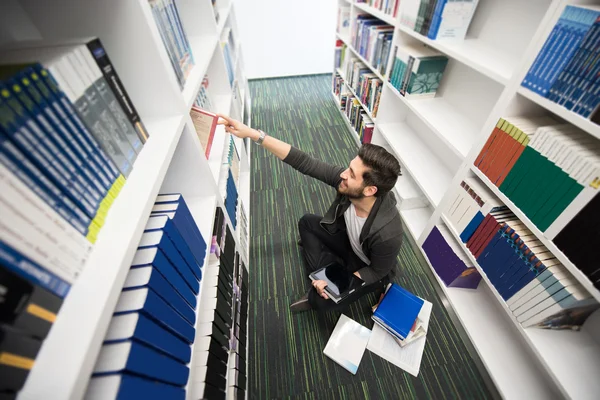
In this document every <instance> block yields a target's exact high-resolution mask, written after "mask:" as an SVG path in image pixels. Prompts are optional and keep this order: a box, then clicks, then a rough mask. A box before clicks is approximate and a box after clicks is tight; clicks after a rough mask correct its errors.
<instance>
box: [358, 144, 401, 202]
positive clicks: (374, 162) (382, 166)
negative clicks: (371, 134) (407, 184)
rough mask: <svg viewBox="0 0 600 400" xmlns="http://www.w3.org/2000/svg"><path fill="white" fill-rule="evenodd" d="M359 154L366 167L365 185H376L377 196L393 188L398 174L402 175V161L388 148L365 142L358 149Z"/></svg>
mask: <svg viewBox="0 0 600 400" xmlns="http://www.w3.org/2000/svg"><path fill="white" fill-rule="evenodd" d="M358 156H359V157H360V159H361V160H362V162H363V164H364V165H365V167H367V168H368V170H366V171H365V172H364V173H363V180H364V185H365V187H366V186H376V187H377V192H376V193H375V197H380V196H383V195H384V194H386V193H387V192H389V191H390V190H392V188H393V187H394V185H396V181H397V180H398V176H399V175H401V172H400V163H399V162H398V160H396V157H394V156H393V155H392V154H390V153H389V152H388V151H387V150H386V149H384V148H383V147H381V146H377V145H375V144H370V143H365V144H363V145H362V146H361V147H360V149H359V150H358Z"/></svg>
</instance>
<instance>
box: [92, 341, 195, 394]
mask: <svg viewBox="0 0 600 400" xmlns="http://www.w3.org/2000/svg"><path fill="white" fill-rule="evenodd" d="M124 372H129V373H132V374H135V375H141V376H144V377H146V378H150V379H155V380H158V381H161V382H166V383H170V384H172V385H178V386H184V385H185V384H186V383H187V381H188V375H189V372H190V370H189V369H188V367H186V366H185V365H184V364H181V363H180V362H177V361H175V360H174V359H172V358H171V357H168V356H166V355H164V354H161V353H159V352H158V351H155V350H153V349H151V348H150V347H147V346H144V345H143V344H141V343H137V342H133V341H131V340H127V341H124V342H118V343H107V344H104V345H103V346H102V349H100V355H99V356H98V361H97V362H96V366H95V368H94V374H95V375H98V374H114V373H124ZM136 398H139V397H136Z"/></svg>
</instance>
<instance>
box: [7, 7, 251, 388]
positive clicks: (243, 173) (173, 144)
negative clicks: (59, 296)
mask: <svg viewBox="0 0 600 400" xmlns="http://www.w3.org/2000/svg"><path fill="white" fill-rule="evenodd" d="M176 4H177V8H178V10H179V15H180V17H181V22H182V25H183V29H184V31H185V33H186V36H187V38H188V40H189V43H190V49H191V53H192V55H193V58H194V66H193V69H192V70H191V72H190V73H189V75H188V77H187V79H186V82H185V85H184V87H183V88H180V87H179V85H178V82H177V78H176V75H175V72H174V70H173V68H172V66H171V62H170V60H169V56H168V54H167V50H166V48H165V45H164V44H163V41H162V40H161V36H160V33H159V30H158V27H157V24H156V23H155V20H154V17H153V14H152V10H151V7H150V5H149V3H148V0H133V1H119V0H109V1H102V2H87V1H77V0H59V1H54V2H43V1H36V0H23V1H19V0H9V1H7V2H2V4H1V5H0V14H2V15H3V17H2V19H1V20H2V23H3V31H2V34H1V35H0V59H1V54H2V52H3V50H4V49H10V48H18V47H20V46H22V45H23V44H22V43H23V42H30V41H33V42H36V41H43V42H45V41H57V40H79V39H81V38H90V37H98V38H100V40H101V41H102V43H103V45H104V47H105V49H106V51H107V53H108V55H109V57H110V59H111V61H112V63H113V65H114V66H115V69H116V70H117V72H118V74H119V77H120V78H121V81H122V82H123V85H124V86H125V88H126V90H127V92H128V94H129V96H130V98H131V100H132V102H133V104H134V105H135V107H136V109H137V111H138V113H139V115H140V117H141V119H142V121H143V123H144V125H145V126H146V128H147V131H148V132H149V136H150V137H149V139H148V141H147V142H146V143H145V144H144V147H143V149H142V150H141V152H140V154H139V155H138V157H137V160H136V161H135V164H134V168H133V171H132V172H131V174H130V175H129V177H128V178H127V182H126V184H125V185H124V187H123V189H122V191H121V192H120V194H119V196H118V197H117V199H116V200H115V202H114V204H113V206H112V207H111V209H110V211H109V213H108V216H107V219H106V223H105V225H104V226H103V228H102V230H101V232H100V234H99V236H98V240H97V242H96V243H95V244H94V246H93V251H92V253H91V255H90V257H89V259H88V261H87V263H86V265H85V267H84V269H83V272H82V273H81V275H80V276H79V277H78V279H77V280H76V282H75V283H74V284H73V285H72V287H71V290H70V292H69V294H68V295H67V297H66V298H65V299H64V302H63V305H62V307H61V309H60V311H59V313H58V317H57V319H56V322H55V323H54V324H53V326H52V329H51V330H50V333H49V334H48V336H47V337H46V339H45V340H44V342H43V345H42V347H41V349H40V351H39V353H38V355H37V357H36V360H35V364H34V366H33V368H32V370H31V371H30V373H29V376H28V378H27V381H26V383H25V386H24V387H23V389H22V390H21V391H20V392H19V394H18V398H19V399H39V398H47V399H73V400H74V399H81V398H83V397H84V395H85V392H86V388H87V385H88V383H89V380H90V377H91V374H92V371H93V368H94V365H95V363H96V360H97V357H98V354H99V351H100V348H101V346H102V343H103V341H104V337H105V335H106V332H107V329H108V325H109V323H110V320H111V317H112V314H113V312H114V309H115V306H116V304H117V301H118V299H119V295H120V293H121V289H122V288H123V284H124V281H125V278H126V276H127V273H128V271H129V267H130V266H131V262H132V260H133V257H134V255H135V252H136V249H137V247H138V244H139V242H140V238H141V236H142V233H143V231H144V228H145V226H146V223H147V220H148V217H149V216H150V212H151V209H152V206H153V205H154V201H155V199H156V196H157V195H158V194H159V193H181V194H182V195H183V196H184V198H185V201H186V203H187V205H188V207H189V209H190V212H191V214H192V217H193V219H194V222H195V223H196V224H197V226H198V228H199V230H200V232H201V234H202V236H203V238H204V240H205V241H207V247H208V249H210V246H211V238H212V232H213V224H214V218H215V211H216V207H218V206H219V207H221V208H222V209H223V210H224V214H225V220H226V223H227V225H228V226H229V229H230V230H231V232H232V233H233V236H234V238H235V247H236V249H237V250H239V253H240V257H241V259H242V260H243V261H244V263H245V265H246V266H247V267H248V261H249V260H248V249H247V248H244V247H243V246H242V242H241V239H240V235H241V232H240V229H239V227H240V225H241V224H240V222H239V217H238V224H237V229H233V225H232V223H231V221H230V219H229V216H228V214H227V212H226V211H225V202H224V198H223V195H222V193H221V191H220V190H219V187H220V186H221V185H222V183H223V182H224V181H225V180H226V179H227V174H226V173H223V161H224V160H225V163H227V161H226V160H227V158H226V154H225V153H226V151H227V150H228V149H229V141H230V135H229V134H227V133H226V132H225V131H224V128H223V127H218V128H217V132H216V134H215V137H214V143H213V146H212V149H211V152H210V157H209V158H208V159H207V158H206V157H205V155H204V149H203V148H202V145H201V144H200V140H199V139H198V136H197V134H196V131H195V128H194V124H193V123H192V119H191V118H190V115H189V113H190V108H191V107H192V104H193V103H194V100H195V98H196V95H197V92H198V90H199V89H200V87H201V85H202V82H203V79H204V77H205V75H208V77H209V80H210V89H209V90H210V94H211V97H212V98H213V108H214V110H212V111H214V112H217V113H224V114H230V115H232V116H233V117H235V118H237V119H240V120H243V121H245V122H246V123H248V124H249V123H250V109H251V100H250V98H249V95H250V94H249V93H250V92H249V90H248V85H247V80H246V78H245V76H244V73H243V72H244V63H243V59H242V57H241V51H240V46H241V40H240V36H239V33H238V31H237V22H236V16H235V4H234V0H218V1H217V10H218V12H219V21H218V22H217V21H216V20H215V14H214V11H213V5H212V4H211V1H210V0H176ZM227 27H229V28H231V29H232V31H233V35H234V38H235V41H236V44H237V45H236V48H235V49H232V51H234V54H237V55H238V56H237V57H235V64H234V71H235V75H234V83H235V85H237V86H238V87H239V94H240V95H236V94H235V93H234V92H233V88H232V85H231V84H230V82H229V78H228V74H227V71H226V66H225V58H224V50H223V46H222V45H221V43H220V38H221V35H222V33H223V32H224V30H225V29H226V28H227ZM235 143H236V146H237V149H238V151H239V156H240V177H239V186H238V192H239V200H238V211H237V212H238V213H239V212H240V203H241V204H243V208H244V210H245V213H246V214H245V218H246V220H247V221H249V217H250V216H249V214H248V213H249V209H250V193H249V191H250V182H249V180H250V148H249V146H248V143H244V142H243V141H241V140H237V139H236V141H235ZM225 170H226V169H225ZM238 215H239V214H238ZM248 229H249V228H248ZM246 245H247V244H246ZM209 255H210V251H207V254H206V259H205V260H204V265H203V266H202V267H203V272H204V271H205V270H206V268H207V267H208V265H207V264H208V259H209ZM213 267H214V266H213ZM216 268H218V266H217V267H216ZM202 283H203V282H201V291H200V293H199V294H198V309H197V313H198V314H201V313H202V312H206V311H205V310H204V308H203V307H202V301H201V299H202ZM196 324H198V322H196ZM229 358H231V357H229ZM190 364H191V367H193V365H194V353H192V360H191V362H190ZM231 366H232V364H231V363H230V364H229V367H231ZM228 372H229V371H228ZM227 375H228V376H231V374H230V373H228V374H227ZM230 382H231V380H230V381H229V382H228V384H227V387H228V396H232V392H231V389H230V388H229V385H230ZM186 388H187V389H188V390H187V393H186V398H188V399H192V398H197V397H193V395H194V394H195V395H197V392H196V390H197V388H194V369H193V368H190V376H189V381H188V385H187V386H186ZM232 398H233V397H232Z"/></svg>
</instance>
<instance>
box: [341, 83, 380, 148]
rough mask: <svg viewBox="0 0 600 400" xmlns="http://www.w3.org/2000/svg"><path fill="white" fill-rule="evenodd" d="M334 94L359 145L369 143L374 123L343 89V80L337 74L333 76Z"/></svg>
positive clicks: (355, 100) (359, 104) (350, 94)
mask: <svg viewBox="0 0 600 400" xmlns="http://www.w3.org/2000/svg"><path fill="white" fill-rule="evenodd" d="M334 94H335V95H336V96H337V98H338V99H339V101H340V109H341V110H342V112H344V114H345V115H346V117H347V118H348V120H349V121H350V125H352V128H353V129H354V131H355V132H356V134H357V135H358V137H359V138H360V141H361V143H371V139H372V137H373V130H374V129H375V123H374V122H373V120H372V119H371V118H370V117H369V115H368V114H367V112H366V111H365V110H364V109H363V106H362V105H361V103H360V101H359V100H358V99H357V98H356V97H354V95H353V94H352V93H350V92H349V91H348V90H347V89H346V88H345V84H344V80H343V79H342V77H341V76H340V75H339V74H337V73H336V75H335V76H334Z"/></svg>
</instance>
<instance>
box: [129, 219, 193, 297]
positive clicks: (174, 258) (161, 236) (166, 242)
mask: <svg viewBox="0 0 600 400" xmlns="http://www.w3.org/2000/svg"><path fill="white" fill-rule="evenodd" d="M151 247H158V248H159V249H161V250H162V251H163V252H164V254H165V255H166V256H167V258H168V259H169V261H171V264H173V266H174V267H175V269H176V270H177V272H178V273H179V274H180V275H181V276H182V277H183V279H184V280H185V283H186V284H187V285H188V286H189V288H190V289H192V292H194V293H195V294H198V291H199V290H200V284H199V283H198V280H197V279H196V277H195V276H194V274H192V271H191V269H190V267H189V266H188V265H187V263H186V262H185V260H184V259H183V258H182V257H181V255H180V254H179V252H178V251H177V249H176V248H175V245H173V242H171V239H169V237H168V236H167V235H166V234H165V233H164V231H153V232H146V233H144V234H143V235H142V238H141V239H140V244H139V247H138V248H139V249H145V248H151Z"/></svg>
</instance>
